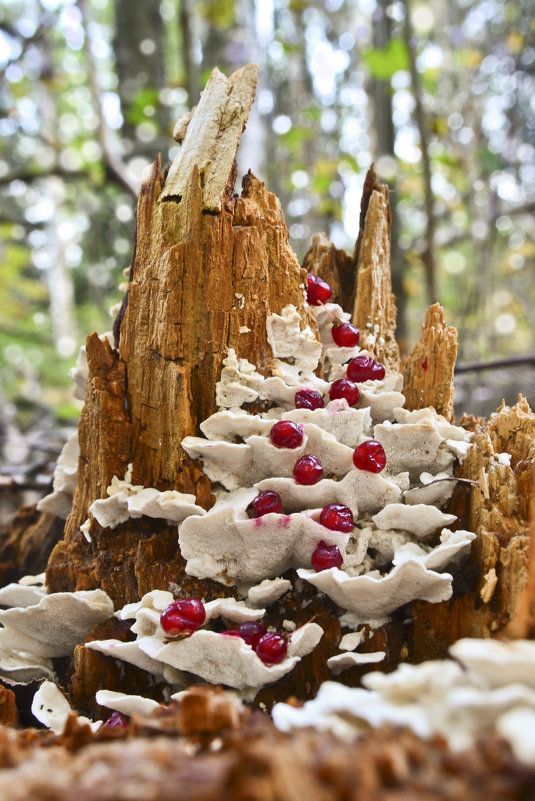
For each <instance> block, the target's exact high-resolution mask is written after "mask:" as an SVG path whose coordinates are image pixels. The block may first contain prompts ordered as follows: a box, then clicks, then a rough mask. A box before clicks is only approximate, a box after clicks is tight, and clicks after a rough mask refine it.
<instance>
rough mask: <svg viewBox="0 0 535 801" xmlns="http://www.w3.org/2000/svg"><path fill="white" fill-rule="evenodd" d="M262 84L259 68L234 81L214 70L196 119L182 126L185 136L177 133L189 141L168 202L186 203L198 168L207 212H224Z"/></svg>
mask: <svg viewBox="0 0 535 801" xmlns="http://www.w3.org/2000/svg"><path fill="white" fill-rule="evenodd" d="M257 84H258V67H257V66H256V64H247V65H246V66H245V67H242V69H240V70H237V71H236V72H235V73H233V75H231V76H230V78H226V77H225V76H224V75H223V73H221V72H220V71H219V70H218V69H217V68H216V69H214V71H213V72H212V74H211V76H210V80H209V82H208V83H207V85H206V89H205V90H204V92H203V93H202V96H201V99H200V101H199V105H198V106H197V107H196V109H194V113H192V114H191V115H188V118H187V120H184V118H182V120H179V123H182V125H181V126H180V129H179V130H177V128H175V131H174V136H175V139H180V140H182V139H183V141H184V144H183V147H182V149H181V151H180V153H179V155H178V158H177V159H176V160H175V161H174V162H173V164H172V165H171V168H170V170H169V174H168V176H167V180H166V182H165V186H164V188H163V191H162V199H163V200H166V199H169V198H175V199H178V198H181V197H183V196H184V195H185V194H186V192H187V191H188V188H189V182H190V176H191V173H192V171H193V168H194V167H198V169H199V174H200V178H201V185H202V205H203V208H204V209H205V210H206V211H221V204H222V202H223V198H224V196H225V190H226V188H227V184H228V180H229V176H230V174H231V172H232V168H233V164H234V159H235V157H236V150H237V149H238V144H239V141H240V137H241V135H242V133H243V131H244V128H245V125H246V123H247V119H248V117H249V111H250V110H251V106H252V104H253V100H254V97H255V94H256V87H257Z"/></svg>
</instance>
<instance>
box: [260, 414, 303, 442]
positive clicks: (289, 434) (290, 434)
mask: <svg viewBox="0 0 535 801" xmlns="http://www.w3.org/2000/svg"><path fill="white" fill-rule="evenodd" d="M304 436H305V435H304V433H303V428H302V426H300V425H297V423H292V421H291V420H280V421H279V422H278V423H275V424H274V425H272V426H271V431H270V432H269V438H270V440H271V442H272V443H273V445H276V446H277V448H298V447H299V446H300V445H301V443H302V442H303V439H304Z"/></svg>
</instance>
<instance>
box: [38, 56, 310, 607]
mask: <svg viewBox="0 0 535 801" xmlns="http://www.w3.org/2000/svg"><path fill="white" fill-rule="evenodd" d="M256 82H257V69H256V67H254V66H249V67H244V68H243V69H241V70H238V72H236V73H234V75H233V76H231V78H229V79H227V78H225V77H224V76H223V75H222V74H221V73H220V72H219V71H218V70H214V72H213V73H212V76H211V78H210V81H209V82H208V84H207V87H206V89H205V91H204V93H203V96H202V98H201V101H200V103H199V105H198V107H197V108H196V109H195V111H194V113H193V114H192V116H191V118H190V120H189V123H188V125H187V129H186V132H185V134H184V130H182V131H181V135H182V136H183V137H184V141H183V145H182V148H181V150H180V154H179V156H178V157H177V160H176V162H175V163H174V164H173V165H172V166H171V168H170V170H169V172H168V174H167V177H164V176H162V174H161V166H160V161H159V159H158V160H156V161H155V163H154V164H153V165H152V167H150V168H148V169H147V171H146V172H145V174H144V176H143V178H142V182H141V189H140V194H139V202H138V210H137V235H136V248H135V254H134V259H133V263H132V268H131V272H130V282H129V284H128V291H127V295H126V299H125V303H124V304H123V309H122V311H121V314H120V320H119V325H118V326H117V329H118V330H117V334H118V339H119V342H118V346H119V349H118V352H117V351H114V350H113V349H112V348H111V347H110V346H109V345H108V343H106V342H102V341H101V340H100V339H99V337H97V336H96V334H95V335H92V336H91V337H89V338H88V341H87V358H88V362H89V382H88V389H87V395H86V402H85V406H84V410H83V413H82V418H81V421H80V430H79V431H80V436H79V439H80V473H79V481H78V485H77V488H76V492H75V495H74V501H73V509H72V513H71V515H70V517H69V519H68V521H67V525H66V529H65V538H64V540H63V541H62V542H61V543H60V544H59V545H58V546H57V547H56V549H55V550H54V552H53V554H52V557H51V559H50V563H49V566H48V571H47V582H48V586H49V588H50V590H51V591H58V590H65V589H74V588H77V589H89V588H93V587H96V586H100V587H102V589H104V590H105V591H106V592H108V593H109V595H110V596H111V597H112V598H113V600H114V601H115V602H116V603H119V604H121V605H122V604H124V603H125V602H129V601H133V600H137V599H138V597H139V596H140V595H141V594H143V593H144V592H147V591H149V590H150V589H155V588H160V589H162V588H163V589H167V588H168V585H169V583H170V582H171V581H174V582H177V581H179V579H182V580H183V581H182V585H183V587H184V592H185V593H188V592H189V593H191V592H193V591H194V590H198V589H199V588H198V586H197V583H196V581H195V580H194V579H191V578H188V577H186V576H185V574H184V570H183V568H184V563H183V560H182V559H181V557H180V553H179V550H178V542H177V535H176V527H170V526H166V525H164V524H162V523H161V522H160V521H157V524H155V522H154V521H150V524H149V525H148V524H147V522H146V521H144V520H131V521H128V522H127V523H124V524H122V525H120V526H118V527H117V528H116V529H114V530H113V531H109V530H108V531H103V530H102V528H101V527H100V526H99V525H98V523H97V522H96V521H95V520H92V521H91V528H90V535H91V538H92V542H91V543H88V542H86V540H85V538H84V536H83V534H82V533H81V532H80V526H81V525H82V524H83V523H84V522H85V520H86V519H87V517H88V509H89V506H90V505H91V504H92V503H93V501H95V500H96V499H98V498H103V497H106V487H107V486H108V485H109V484H110V481H111V479H112V477H113V476H114V475H117V476H118V477H120V478H122V477H123V476H124V475H125V473H126V470H127V467H128V464H130V463H131V464H132V465H133V473H132V481H133V483H134V484H143V485H144V486H146V487H155V488H156V489H159V490H168V489H175V490H179V491H182V492H190V493H194V494H196V495H197V499H198V502H199V503H201V504H202V505H203V506H205V507H207V508H208V507H209V506H210V504H211V493H210V483H209V481H208V480H207V479H206V478H205V477H204V476H203V474H202V472H201V470H200V468H199V465H198V464H196V463H194V462H192V461H191V460H190V459H189V457H188V456H187V455H186V453H185V452H184V451H183V450H182V448H181V446H180V443H181V441H182V440H183V439H184V437H185V436H188V435H191V434H195V433H197V426H198V424H199V423H200V422H201V421H202V420H204V419H205V418H206V417H207V416H208V415H210V414H211V413H213V412H214V411H216V406H215V392H214V389H215V385H216V382H217V381H218V380H219V377H220V372H221V366H222V361H223V358H224V357H225V356H226V355H227V351H228V349H229V348H234V349H235V350H236V351H237V353H239V356H240V357H242V358H247V359H248V360H249V361H250V362H252V363H253V364H255V365H256V366H257V369H258V370H259V371H260V372H263V373H264V374H265V373H266V372H267V368H268V364H269V361H270V359H271V358H272V353H271V348H270V346H269V345H268V343H267V339H266V327H265V324H264V321H265V319H266V316H267V315H268V314H270V313H272V312H278V313H280V312H281V311H282V309H283V307H284V306H286V305H288V304H289V303H293V304H294V305H295V306H296V308H297V309H298V311H299V312H300V313H301V314H302V316H303V320H304V321H305V322H306V324H308V325H310V326H311V327H312V329H313V330H317V329H316V323H315V320H314V319H313V317H312V315H310V314H309V313H308V312H307V311H306V310H305V307H304V297H305V295H304V284H305V279H306V273H305V271H304V270H302V269H301V268H300V266H299V263H298V261H297V259H296V257H295V255H294V253H293V251H292V249H291V248H290V245H289V243H288V231H287V229H286V225H285V222H284V216H283V213H282V210H281V207H280V203H279V201H278V200H277V198H276V197H275V196H274V195H273V194H271V193H270V192H267V191H266V189H265V187H264V185H263V184H262V183H261V182H260V181H259V180H258V179H257V178H255V176H254V175H252V174H250V173H249V174H248V175H246V176H245V178H244V182H243V190H242V194H241V196H240V197H238V196H233V185H234V177H235V163H234V158H235V154H236V149H237V146H238V142H239V138H240V135H241V133H242V131H243V128H244V127H245V123H246V121H247V116H248V114H249V109H250V106H251V103H252V101H253V98H254V93H255V89H256ZM179 583H180V582H179ZM203 587H204V589H203V593H202V594H203V595H206V587H205V586H204V585H203ZM212 591H213V592H214V593H216V594H218V593H220V592H221V588H220V587H215V586H214V587H212ZM209 593H210V589H208V594H209Z"/></svg>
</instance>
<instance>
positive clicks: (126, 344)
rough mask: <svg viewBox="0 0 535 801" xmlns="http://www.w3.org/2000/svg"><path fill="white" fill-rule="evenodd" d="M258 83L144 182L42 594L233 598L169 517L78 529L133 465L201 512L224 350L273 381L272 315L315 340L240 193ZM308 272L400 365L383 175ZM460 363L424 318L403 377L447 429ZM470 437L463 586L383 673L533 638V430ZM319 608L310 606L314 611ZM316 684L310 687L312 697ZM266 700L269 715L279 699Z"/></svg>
mask: <svg viewBox="0 0 535 801" xmlns="http://www.w3.org/2000/svg"><path fill="white" fill-rule="evenodd" d="M256 80H257V76H256V68H254V67H251V66H249V67H245V68H243V69H242V70H239V71H238V72H237V73H235V74H234V75H232V76H231V77H230V78H229V79H227V78H225V77H224V76H223V75H222V74H221V73H219V72H218V71H217V70H215V71H214V73H213V74H212V76H211V78H210V81H209V82H208V85H207V87H206V90H205V92H204V94H203V96H202V98H201V101H200V103H199V105H198V107H197V108H196V109H194V110H193V112H192V113H191V114H190V115H188V116H187V117H186V118H184V119H182V120H181V121H180V123H179V125H178V126H177V129H176V132H175V133H176V137H177V139H179V140H180V141H182V142H183V144H182V148H181V151H180V154H179V156H178V158H177V160H176V161H175V162H174V163H173V165H172V166H171V168H170V170H169V172H168V173H167V175H162V173H161V165H160V160H159V159H157V160H156V161H155V162H154V164H153V165H152V166H151V167H150V168H148V169H147V171H146V172H145V174H144V176H143V179H142V183H141V189H140V194H139V202H138V211H137V236H136V247H135V254H134V259H133V263H132V267H131V271H130V280H129V284H128V290H127V294H126V297H125V301H124V303H123V307H122V309H121V312H120V315H119V317H118V320H117V323H116V327H115V335H116V345H117V348H116V349H113V348H112V347H111V346H110V345H109V343H108V342H107V341H103V340H101V339H100V338H99V337H98V336H97V335H96V334H93V335H91V336H90V337H89V338H88V340H87V357H88V364H89V380H88V386H87V394H86V401H85V406H84V410H83V412H82V417H81V421H80V426H79V439H80V462H79V479H78V485H77V488H76V491H75V494H74V499H73V508H72V512H71V514H70V516H69V519H68V521H67V524H66V528H65V536H64V539H63V540H62V541H61V542H60V543H59V544H58V545H57V546H56V548H55V549H54V552H53V554H52V556H51V558H50V561H49V564H48V570H47V582H48V587H49V590H50V591H61V590H72V589H91V588H94V587H101V588H102V589H104V590H105V591H106V592H107V593H108V594H109V595H110V596H111V597H112V599H113V600H114V602H115V604H116V606H122V605H123V604H125V603H128V602H132V601H136V600H138V599H139V598H140V597H141V596H142V595H143V594H144V593H146V592H148V591H149V590H152V589H156V588H158V589H168V588H169V585H170V583H173V584H174V585H175V586H176V585H178V587H179V591H180V593H182V594H183V595H184V596H187V595H194V596H197V597H204V598H206V599H210V598H213V597H216V596H218V595H222V594H228V593H229V590H228V589H225V588H223V587H222V585H219V584H215V583H214V582H211V581H208V580H203V581H200V580H198V579H195V578H192V577H190V576H187V575H186V574H185V570H184V560H183V559H182V557H181V555H180V552H179V547H178V542H177V531H176V526H171V525H168V524H167V523H166V522H165V521H164V520H153V519H149V518H145V517H142V518H139V519H129V520H128V521H127V522H124V523H121V524H120V525H118V526H117V527H116V528H114V529H113V530H111V529H103V528H102V527H101V526H100V525H99V524H98V522H97V521H96V520H95V519H93V518H90V525H89V535H90V537H91V541H89V542H88V541H87V540H86V538H85V537H84V535H83V533H82V532H81V531H80V526H81V525H82V524H84V522H85V521H86V519H87V518H88V509H89V507H90V505H91V504H92V503H93V502H94V501H95V500H97V499H99V498H104V497H106V488H107V487H108V485H109V484H110V482H111V479H112V477H113V476H118V477H119V478H123V477H124V476H125V474H126V472H127V469H128V466H129V465H132V483H133V484H141V485H143V486H145V487H155V488H156V489H159V490H170V489H172V490H179V491H182V492H191V493H194V494H195V495H196V496H197V502H198V503H200V504H201V505H203V506H204V507H205V508H209V507H210V505H211V503H212V497H211V489H210V483H209V481H208V480H207V479H206V477H205V476H204V475H203V474H202V472H201V470H200V468H199V466H198V464H197V463H194V462H192V461H191V460H190V459H189V457H188V456H187V455H186V453H185V452H184V451H183V450H182V448H181V444H180V443H181V441H182V440H183V438H184V437H186V436H188V435H192V434H196V433H197V431H198V425H199V423H200V422H201V421H202V420H204V419H205V418H206V417H207V416H208V415H210V414H211V413H213V412H214V411H215V410H216V405H215V385H216V383H217V381H218V380H219V377H220V372H221V367H222V361H223V358H224V357H225V356H226V355H227V352H228V349H229V348H234V349H235V350H236V353H237V354H238V356H239V357H240V358H246V359H248V360H249V361H250V362H251V363H252V364H254V365H255V366H256V369H257V370H259V371H260V372H262V373H263V374H267V372H268V367H269V363H270V360H271V358H272V353H271V348H270V346H269V344H268V342H267V338H266V326H265V320H266V317H267V316H268V315H269V314H270V313H272V312H277V313H280V312H281V311H282V309H283V307H284V306H286V305H288V304H289V303H292V304H293V305H294V306H296V308H297V309H298V311H299V312H300V314H301V315H302V319H303V324H304V325H309V326H311V328H312V330H313V331H316V330H317V329H316V324H315V321H314V319H313V318H312V316H311V315H310V314H309V313H308V311H307V310H306V307H305V304H304V297H305V292H304V285H305V281H306V271H305V269H302V268H301V267H300V266H299V264H298V262H297V259H296V257H295V255H294V253H293V251H292V250H291V248H290V246H289V243H288V232H287V229H286V225H285V222H284V217H283V214H282V210H281V207H280V204H279V202H278V200H277V198H276V197H275V196H274V195H273V194H271V193H270V192H268V191H267V190H266V189H265V187H264V185H263V184H262V183H261V182H260V181H259V180H258V179H257V178H256V177H255V176H254V175H252V174H251V173H249V174H248V175H246V176H245V178H244V181H243V188H242V193H241V195H240V196H237V195H234V194H233V186H234V178H235V162H234V158H235V153H236V148H237V146H238V142H239V138H240V135H241V133H242V131H243V128H244V126H245V123H246V121H247V116H248V113H249V109H250V106H251V103H252V101H253V97H254V92H255V88H256ZM305 266H306V269H307V270H308V271H310V272H314V273H316V274H318V275H321V276H322V277H323V278H325V279H326V280H328V281H329V282H330V283H331V284H332V285H333V288H334V299H335V300H336V301H337V302H339V303H340V304H341V305H342V306H343V307H344V308H345V309H346V310H348V311H350V312H351V313H352V320H353V322H354V323H355V324H356V325H357V326H358V327H359V329H360V331H361V343H360V344H361V345H362V346H363V347H364V348H366V349H368V350H369V351H370V352H371V353H373V354H374V356H375V357H376V358H377V359H379V360H380V361H381V362H383V363H385V364H386V365H387V366H388V367H389V368H391V369H400V365H399V349H398V346H397V344H396V340H395V318H396V306H395V300H394V297H393V294H392V287H391V277H390V210H389V203H388V189H387V187H385V186H379V185H378V184H377V179H376V176H375V173H374V172H373V169H372V170H370V172H369V173H368V176H367V179H366V183H365V190H364V197H363V202H362V208H361V217H360V233H359V237H358V241H357V244H356V247H355V252H354V254H353V257H350V256H348V255H346V254H345V253H343V251H339V250H338V249H336V248H335V247H334V246H333V245H332V244H331V243H330V242H328V240H327V239H326V237H325V235H323V234H320V235H317V236H316V237H315V238H314V239H313V243H312V247H311V249H310V250H309V252H308V254H307V256H306V258H305ZM456 351H457V340H456V333H455V330H454V329H452V328H451V327H449V326H447V324H446V322H445V320H444V315H443V311H442V309H441V308H440V307H439V306H438V305H436V306H433V307H431V308H430V309H429V310H428V313H427V316H426V320H425V323H424V326H423V333H422V338H421V340H420V342H419V343H418V344H417V346H416V348H415V350H414V352H413V354H412V355H411V356H410V357H408V358H407V359H405V360H404V361H403V363H402V365H401V371H402V373H403V375H404V380H405V386H404V392H405V395H406V398H407V407H408V408H409V409H417V408H421V407H423V406H427V405H433V406H435V408H436V409H437V411H438V412H439V413H441V414H443V415H444V416H445V417H447V418H448V419H450V420H451V419H453V407H452V387H453V367H454V363H455V357H456ZM471 425H472V428H473V429H474V430H475V431H476V434H475V437H474V448H472V450H471V451H470V453H469V456H468V457H467V459H466V461H465V462H464V464H463V465H462V467H461V468H459V471H458V474H459V476H460V477H464V478H466V479H469V480H470V482H472V483H470V484H469V485H468V488H467V486H466V485H463V486H460V487H459V488H458V489H457V490H456V492H455V494H454V498H453V501H452V510H453V511H454V512H455V514H457V515H458V517H459V524H460V525H463V526H464V527H466V528H469V529H471V530H473V531H475V532H476V534H477V540H476V542H475V544H474V547H473V549H472V556H471V561H470V564H469V567H468V568H467V571H466V576H464V577H462V580H461V581H459V582H457V585H456V587H455V591H454V596H453V598H452V600H451V601H449V602H447V603H441V604H429V603H422V602H416V603H413V604H412V605H411V610H410V611H412V616H413V624H412V626H409V627H408V628H404V627H403V625H402V623H401V621H396V620H394V622H393V623H392V624H388V625H387V626H385V627H383V629H381V630H378V631H377V632H375V634H374V635H373V637H372V638H371V639H370V640H369V647H370V648H372V649H373V647H376V648H377V647H381V648H384V649H385V650H386V651H387V652H388V654H387V659H386V661H385V665H387V669H392V668H393V667H395V665H396V664H397V663H398V662H399V661H401V660H403V659H407V658H408V659H411V660H415V661H419V660H421V659H424V658H430V657H432V656H438V655H440V656H442V655H444V654H445V652H446V649H447V647H448V645H449V644H450V643H451V642H453V641H454V640H455V639H457V638H458V637H460V636H466V635H470V636H476V637H486V636H496V635H502V634H503V635H509V636H520V635H522V636H525V635H527V634H530V635H532V634H533V625H534V614H533V608H534V598H535V589H534V587H535V546H534V545H533V538H534V536H535V534H534V529H533V523H532V524H531V528H530V523H529V498H530V497H531V488H532V485H533V479H534V477H535V476H534V468H533V464H534V459H535V417H534V415H533V414H532V413H531V410H530V409H529V407H528V406H527V404H526V403H525V401H519V403H518V404H517V406H516V407H515V408H514V409H507V408H502V409H500V410H499V411H498V412H497V413H496V415H493V416H492V417H491V419H490V420H489V421H488V423H486V424H485V425H483V426H482V427H481V426H478V425H477V422H476V421H472V424H471ZM500 454H508V456H507V457H505V456H500ZM509 457H510V459H509ZM508 460H509V461H510V464H507V462H508ZM288 598H291V595H289V596H288ZM301 600H302V599H301ZM321 603H323V604H324V608H323V610H321V609H319V608H318V610H317V615H318V620H321V623H322V625H324V624H325V626H327V627H328V625H329V615H330V612H329V607H328V605H325V603H324V601H321V602H319V601H317V599H316V600H315V601H314V604H316V605H318V604H319V605H321ZM296 604H297V601H296ZM314 604H313V605H312V607H310V608H313V609H314V613H316V610H315V608H314ZM292 611H293V610H292ZM301 612H302V614H303V615H305V614H309V612H306V613H305V612H304V611H303V610H301ZM299 614H301V613H300V612H299V610H297V609H296V613H295V616H294V617H295V620H296V621H298V622H304V618H303V620H302V621H300V620H299ZM407 615H408V612H407V610H403V616H404V617H407ZM330 617H331V622H332V626H331V628H330V629H329V631H326V636H325V640H324V644H323V646H322V647H327V646H328V647H333V648H334V647H335V646H336V644H337V643H338V641H339V636H340V626H339V622H338V620H337V619H335V618H334V616H333V615H331V616H330ZM396 625H397V629H396V631H394V628H395V626H396ZM401 631H402V632H403V633H402V634H400V633H399V632H401ZM405 632H406V633H405ZM378 643H379V644H380V645H379V646H378V645H377V644H378ZM99 659H103V657H99ZM92 660H93V661H92ZM313 660H314V657H313V656H311V657H307V658H306V659H304V660H303V662H302V665H301V666H300V667H299V670H296V671H295V676H297V679H295V676H293V674H292V676H293V677H292V676H291V677H290V678H289V679H288V680H287V681H286V680H285V681H284V682H282V683H281V684H280V685H278V686H277V689H276V692H278V693H280V695H279V697H282V696H284V695H289V694H290V693H291V692H295V685H293V684H292V682H294V681H297V680H299V676H301V678H302V679H303V681H305V678H306V677H307V676H308V677H309V679H310V677H311V676H312V677H313V681H316V680H317V683H319V682H320V681H323V680H325V679H326V678H329V676H328V675H326V673H325V671H327V668H326V667H325V658H324V656H322V660H321V661H322V666H323V667H322V668H321V675H320V673H317V671H316V672H315V670H316V667H317V665H316V667H314V665H315V664H316V663H317V662H318V660H317V659H316V663H314V664H313ZM94 662H95V657H94V655H93V653H92V652H89V651H87V649H83V648H79V649H77V655H76V670H75V673H74V676H73V681H72V687H71V690H72V692H73V694H74V695H75V696H76V697H77V699H78V701H79V704H80V706H81V707H83V696H84V691H83V686H84V678H83V677H84V676H86V675H89V674H90V673H91V671H94V670H95V668H94ZM318 670H319V668H318ZM349 673H351V671H350V672H349ZM358 675H360V674H357V673H355V675H354V676H353V680H354V681H357V680H358ZM344 680H345V679H344ZM349 680H350V681H351V680H352V679H351V678H350V679H349ZM309 684H310V682H309ZM315 689H317V687H315V686H312V684H310V686H308V685H307V688H306V692H307V693H309V694H313V693H314V692H315ZM268 695H269V692H268V693H266V694H265V696H266V697H265V700H266V702H269V701H270V700H272V699H269V698H268Z"/></svg>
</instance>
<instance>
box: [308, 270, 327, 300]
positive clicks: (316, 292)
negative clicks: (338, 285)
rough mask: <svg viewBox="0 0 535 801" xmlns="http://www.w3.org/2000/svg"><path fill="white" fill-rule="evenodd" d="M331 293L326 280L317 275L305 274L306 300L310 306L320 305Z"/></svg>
mask: <svg viewBox="0 0 535 801" xmlns="http://www.w3.org/2000/svg"><path fill="white" fill-rule="evenodd" d="M331 295H332V290H331V287H330V286H329V284H328V283H327V282H326V281H323V280H322V279H321V278H319V277H318V276H317V275H310V273H309V274H308V275H307V300H308V302H309V303H310V305H311V306H321V305H322V304H323V303H327V302H328V301H329V300H330V298H331Z"/></svg>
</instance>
